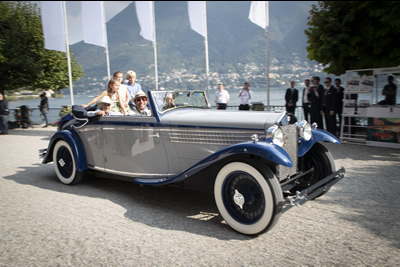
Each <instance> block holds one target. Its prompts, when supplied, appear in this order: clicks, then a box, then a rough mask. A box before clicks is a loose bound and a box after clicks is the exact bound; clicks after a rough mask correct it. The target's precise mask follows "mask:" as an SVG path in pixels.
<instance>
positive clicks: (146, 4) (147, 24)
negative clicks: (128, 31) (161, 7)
mask: <svg viewBox="0 0 400 267" xmlns="http://www.w3.org/2000/svg"><path fill="white" fill-rule="evenodd" d="M135 6H136V15H137V18H138V21H139V26H140V35H141V36H142V37H143V38H144V39H146V40H149V41H152V42H153V41H154V38H153V31H154V29H153V1H135Z"/></svg>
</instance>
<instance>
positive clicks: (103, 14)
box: [101, 1, 111, 80]
mask: <svg viewBox="0 0 400 267" xmlns="http://www.w3.org/2000/svg"><path fill="white" fill-rule="evenodd" d="M101 14H102V16H103V32H104V34H103V36H104V45H105V47H104V48H105V49H104V51H105V53H106V61H107V77H108V80H110V79H111V74H110V57H109V54H108V40H107V25H106V23H107V22H106V15H105V12H104V1H101Z"/></svg>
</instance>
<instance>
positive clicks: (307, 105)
mask: <svg viewBox="0 0 400 267" xmlns="http://www.w3.org/2000/svg"><path fill="white" fill-rule="evenodd" d="M304 85H305V87H304V89H303V95H302V96H303V97H302V100H301V103H302V104H303V112H304V119H305V120H306V121H308V122H311V118H310V115H311V94H310V92H311V86H310V79H305V80H304Z"/></svg>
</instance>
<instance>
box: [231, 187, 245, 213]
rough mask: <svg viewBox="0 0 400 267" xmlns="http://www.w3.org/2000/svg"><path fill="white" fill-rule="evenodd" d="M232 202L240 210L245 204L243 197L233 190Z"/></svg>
mask: <svg viewBox="0 0 400 267" xmlns="http://www.w3.org/2000/svg"><path fill="white" fill-rule="evenodd" d="M233 201H234V202H235V203H236V205H238V206H239V207H240V209H243V204H244V202H245V200H244V197H243V195H242V194H240V193H239V191H237V189H235V194H234V195H233Z"/></svg>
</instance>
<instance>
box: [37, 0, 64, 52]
mask: <svg viewBox="0 0 400 267" xmlns="http://www.w3.org/2000/svg"><path fill="white" fill-rule="evenodd" d="M40 15H41V17H42V29H43V35H44V48H45V49H49V50H57V51H61V52H67V49H66V45H65V43H66V41H65V24H64V11H63V7H62V3H61V1H40Z"/></svg>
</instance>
